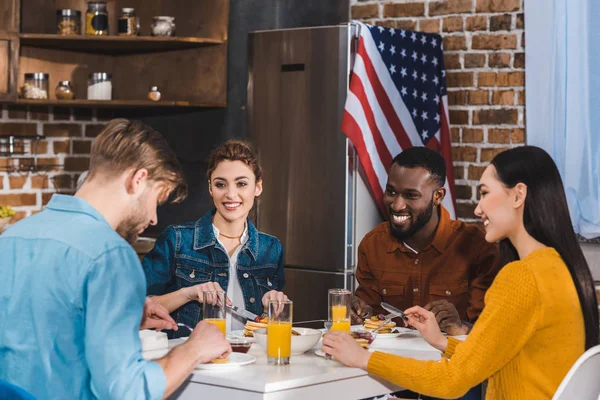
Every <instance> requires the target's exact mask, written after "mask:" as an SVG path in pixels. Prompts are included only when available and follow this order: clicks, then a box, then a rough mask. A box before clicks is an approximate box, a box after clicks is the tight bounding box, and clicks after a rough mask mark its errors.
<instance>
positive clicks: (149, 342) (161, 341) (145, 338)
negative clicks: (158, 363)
mask: <svg viewBox="0 0 600 400" xmlns="http://www.w3.org/2000/svg"><path fill="white" fill-rule="evenodd" d="M140 341H141V342H142V357H143V358H144V359H145V360H154V359H156V358H161V357H162V356H164V355H165V354H167V353H168V352H169V338H168V337H167V334H166V333H164V332H156V331H152V330H148V329H145V330H143V331H140Z"/></svg>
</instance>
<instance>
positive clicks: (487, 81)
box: [477, 72, 496, 87]
mask: <svg viewBox="0 0 600 400" xmlns="http://www.w3.org/2000/svg"><path fill="white" fill-rule="evenodd" d="M495 85H496V73H495V72H479V73H478V74H477V86H479V87H482V86H495Z"/></svg>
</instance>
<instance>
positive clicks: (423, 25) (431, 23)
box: [419, 19, 440, 33]
mask: <svg viewBox="0 0 600 400" xmlns="http://www.w3.org/2000/svg"><path fill="white" fill-rule="evenodd" d="M419 31H420V32H427V33H440V20H439V19H422V20H420V21H419Z"/></svg>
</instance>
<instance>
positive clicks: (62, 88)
mask: <svg viewBox="0 0 600 400" xmlns="http://www.w3.org/2000/svg"><path fill="white" fill-rule="evenodd" d="M54 95H55V96H56V98H57V99H58V100H73V99H74V98H75V92H73V87H72V86H71V82H70V81H60V82H58V86H57V87H56V89H55V90H54Z"/></svg>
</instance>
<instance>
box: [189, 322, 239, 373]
mask: <svg viewBox="0 0 600 400" xmlns="http://www.w3.org/2000/svg"><path fill="white" fill-rule="evenodd" d="M186 344H189V345H190V346H192V347H193V348H194V349H195V350H196V351H197V362H198V363H201V364H206V363H208V362H211V361H212V360H214V359H215V358H225V357H227V356H228V355H229V354H230V353H231V345H230V344H229V342H228V341H227V339H225V336H223V333H221V330H220V329H219V328H217V327H216V326H215V325H213V324H210V323H208V322H206V321H200V322H198V325H196V327H195V328H194V331H193V332H192V333H191V335H190V338H189V339H188V340H187V342H186Z"/></svg>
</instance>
